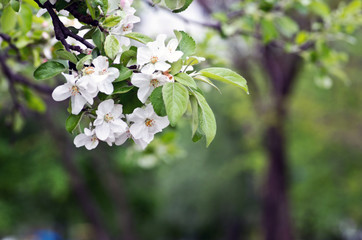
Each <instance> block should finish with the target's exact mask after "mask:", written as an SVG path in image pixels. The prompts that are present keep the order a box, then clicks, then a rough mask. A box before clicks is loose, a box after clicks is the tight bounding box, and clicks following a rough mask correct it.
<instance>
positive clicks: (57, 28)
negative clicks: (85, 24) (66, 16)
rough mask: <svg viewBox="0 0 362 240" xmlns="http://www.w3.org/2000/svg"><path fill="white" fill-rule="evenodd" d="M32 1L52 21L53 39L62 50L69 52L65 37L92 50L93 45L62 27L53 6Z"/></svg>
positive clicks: (37, 0)
mask: <svg viewBox="0 0 362 240" xmlns="http://www.w3.org/2000/svg"><path fill="white" fill-rule="evenodd" d="M34 1H35V2H36V3H37V4H38V5H39V7H41V8H45V9H46V10H47V11H48V13H49V15H50V17H51V18H52V21H53V26H54V33H55V37H56V39H58V40H59V41H60V42H61V43H62V44H63V46H64V48H65V49H66V50H67V51H69V52H70V49H71V47H70V45H69V44H68V43H67V41H66V39H67V37H71V38H74V39H75V40H77V41H79V42H81V43H82V44H83V45H84V46H86V47H87V48H91V49H93V48H94V46H93V44H91V43H89V42H88V41H87V40H85V39H84V38H82V37H80V36H78V35H77V34H75V33H73V32H72V31H70V30H69V29H68V28H67V27H65V26H64V24H63V23H62V22H61V21H60V19H59V17H58V15H57V14H56V13H55V11H54V10H53V5H52V4H51V3H50V2H49V1H46V2H45V3H44V4H41V3H40V2H39V0H34ZM72 48H74V47H72ZM76 49H77V51H78V48H76Z"/></svg>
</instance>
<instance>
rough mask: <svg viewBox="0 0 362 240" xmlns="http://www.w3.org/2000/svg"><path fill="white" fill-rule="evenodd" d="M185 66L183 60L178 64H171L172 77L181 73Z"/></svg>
mask: <svg viewBox="0 0 362 240" xmlns="http://www.w3.org/2000/svg"><path fill="white" fill-rule="evenodd" d="M182 65H183V61H182V59H180V60H178V61H177V62H173V63H171V72H170V73H171V75H175V74H177V73H179V72H180V71H181V68H182Z"/></svg>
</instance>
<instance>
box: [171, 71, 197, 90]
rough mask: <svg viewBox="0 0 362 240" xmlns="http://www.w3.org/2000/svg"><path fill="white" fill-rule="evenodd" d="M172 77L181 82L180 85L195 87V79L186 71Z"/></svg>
mask: <svg viewBox="0 0 362 240" xmlns="http://www.w3.org/2000/svg"><path fill="white" fill-rule="evenodd" d="M174 77H175V79H176V81H177V82H179V83H181V84H182V85H185V86H188V87H193V88H197V85H196V83H195V80H194V79H193V78H192V77H190V76H189V75H188V74H186V73H179V74H177V75H175V76H174Z"/></svg>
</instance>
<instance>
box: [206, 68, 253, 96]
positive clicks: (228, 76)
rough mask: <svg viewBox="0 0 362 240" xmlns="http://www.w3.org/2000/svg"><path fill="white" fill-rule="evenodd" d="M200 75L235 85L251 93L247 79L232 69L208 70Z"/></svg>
mask: <svg viewBox="0 0 362 240" xmlns="http://www.w3.org/2000/svg"><path fill="white" fill-rule="evenodd" d="M200 73H201V74H202V75H203V76H205V77H208V78H212V79H214V80H217V81H222V82H226V83H229V84H232V85H235V86H237V87H239V88H241V89H243V90H244V91H245V92H246V93H249V90H248V86H247V83H246V80H245V78H243V77H242V76H240V75H239V74H237V73H236V72H234V71H232V70H230V69H226V68H206V69H203V70H201V71H200Z"/></svg>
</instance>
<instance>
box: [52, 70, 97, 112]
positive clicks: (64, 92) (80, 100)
mask: <svg viewBox="0 0 362 240" xmlns="http://www.w3.org/2000/svg"><path fill="white" fill-rule="evenodd" d="M63 76H64V77H65V78H66V80H67V82H66V83H65V84H63V85H60V86H58V87H56V88H55V89H54V91H53V93H52V97H53V99H54V100H55V101H63V100H65V99H67V98H69V97H70V101H71V106H72V114H74V115H78V114H79V113H80V111H81V110H82V109H83V107H84V105H85V104H86V103H87V102H88V103H89V104H93V98H94V97H95V96H96V95H97V92H96V88H94V86H93V85H92V84H89V82H88V80H87V79H86V78H84V77H82V78H76V77H75V76H74V75H70V74H64V73H63Z"/></svg>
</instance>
